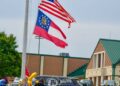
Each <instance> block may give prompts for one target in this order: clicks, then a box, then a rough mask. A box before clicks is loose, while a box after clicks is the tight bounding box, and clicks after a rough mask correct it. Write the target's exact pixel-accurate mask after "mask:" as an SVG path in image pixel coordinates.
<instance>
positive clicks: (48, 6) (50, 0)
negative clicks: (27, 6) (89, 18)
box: [38, 0, 75, 24]
mask: <svg viewBox="0 0 120 86" xmlns="http://www.w3.org/2000/svg"><path fill="white" fill-rule="evenodd" d="M38 8H40V9H42V10H44V11H46V12H48V13H50V14H52V15H54V16H56V17H58V18H60V19H62V20H64V21H66V22H68V23H69V24H70V23H72V22H75V19H74V18H73V17H72V16H71V15H70V14H69V13H68V12H67V11H66V10H65V9H64V8H63V7H62V6H61V5H60V3H59V2H58V1H57V0H42V2H41V3H40V5H39V6H38Z"/></svg>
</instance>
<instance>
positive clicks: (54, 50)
mask: <svg viewBox="0 0 120 86" xmlns="http://www.w3.org/2000/svg"><path fill="white" fill-rule="evenodd" d="M58 1H59V2H60V3H61V4H62V5H63V7H64V8H65V9H66V10H67V11H68V12H69V13H70V14H71V15H72V16H73V17H74V18H75V20H76V23H73V24H72V25H71V28H70V29H67V23H66V22H64V21H62V20H60V19H57V18H55V17H53V16H51V15H49V14H47V15H48V16H50V17H51V18H52V19H53V21H55V22H56V24H57V25H59V26H60V28H61V29H62V30H63V31H64V33H65V34H66V36H67V40H65V41H66V42H67V43H68V47H66V48H65V49H61V48H59V47H56V46H55V45H54V44H53V43H51V42H49V41H47V40H45V39H42V40H41V43H40V51H41V52H40V53H42V54H52V55H59V53H61V52H66V53H69V54H70V56H75V57H90V56H91V55H92V52H93V50H94V48H95V47H96V44H97V42H98V40H99V39H100V38H106V39H118V40H120V0H58ZM39 3H40V0H30V7H29V26H28V27H29V28H28V33H29V35H28V46H27V52H30V53H38V40H37V39H35V35H34V34H32V32H33V30H34V26H35V22H36V17H37V11H38V9H37V6H38V4H39ZM24 16H25V0H1V1H0V32H2V31H4V32H5V33H7V34H10V33H12V34H14V35H15V36H16V38H17V44H18V45H19V47H18V50H19V51H20V52H21V51H22V44H23V29H24Z"/></svg>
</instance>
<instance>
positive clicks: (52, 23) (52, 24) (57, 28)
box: [51, 22, 66, 39]
mask: <svg viewBox="0 0 120 86" xmlns="http://www.w3.org/2000/svg"><path fill="white" fill-rule="evenodd" d="M51 27H53V28H54V29H56V30H58V31H59V32H60V33H61V34H62V36H63V38H64V39H66V36H65V34H64V33H63V32H62V30H61V29H60V28H59V27H58V26H57V25H56V24H55V23H54V22H51Z"/></svg>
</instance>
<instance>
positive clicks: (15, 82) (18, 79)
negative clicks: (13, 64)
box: [11, 77, 22, 86]
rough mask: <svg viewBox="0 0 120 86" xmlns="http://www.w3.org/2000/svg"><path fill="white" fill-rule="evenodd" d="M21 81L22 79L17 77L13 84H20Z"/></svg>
mask: <svg viewBox="0 0 120 86" xmlns="http://www.w3.org/2000/svg"><path fill="white" fill-rule="evenodd" d="M20 81H22V79H20V78H18V77H15V79H14V81H13V82H12V83H11V86H18V84H19V82H20Z"/></svg>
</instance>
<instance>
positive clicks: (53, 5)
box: [42, 1, 57, 8]
mask: <svg viewBox="0 0 120 86" xmlns="http://www.w3.org/2000/svg"><path fill="white" fill-rule="evenodd" d="M42 3H45V4H48V5H51V6H53V7H55V8H57V7H56V5H53V4H51V3H49V2H47V1H42Z"/></svg>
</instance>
